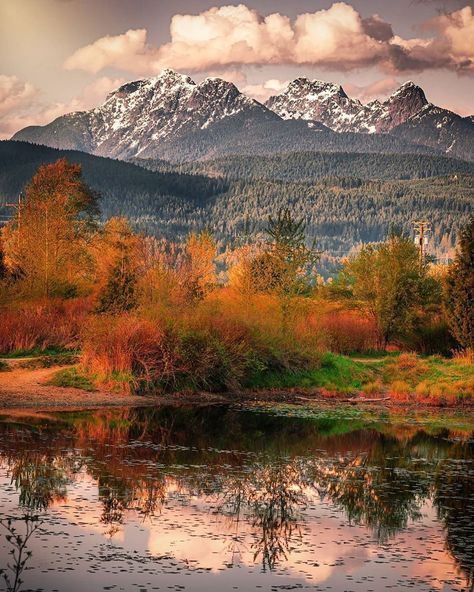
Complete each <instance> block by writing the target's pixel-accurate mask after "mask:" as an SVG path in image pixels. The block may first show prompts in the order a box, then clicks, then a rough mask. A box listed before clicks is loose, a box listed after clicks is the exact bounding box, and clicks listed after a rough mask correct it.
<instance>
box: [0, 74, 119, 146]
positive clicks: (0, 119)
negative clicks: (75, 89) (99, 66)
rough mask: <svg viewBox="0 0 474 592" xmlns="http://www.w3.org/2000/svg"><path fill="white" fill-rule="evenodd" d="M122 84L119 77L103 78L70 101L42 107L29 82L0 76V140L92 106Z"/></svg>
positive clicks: (37, 93) (39, 93)
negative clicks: (26, 128) (30, 126)
mask: <svg viewBox="0 0 474 592" xmlns="http://www.w3.org/2000/svg"><path fill="white" fill-rule="evenodd" d="M124 82H125V80H124V79H123V78H115V79H113V78H108V77H106V76H103V77H101V78H98V79H96V80H94V81H93V82H91V83H90V84H88V85H87V86H85V87H84V88H83V89H82V91H81V93H80V94H79V95H78V96H77V97H74V98H73V99H71V100H70V101H66V102H53V103H50V104H46V103H45V102H44V101H42V99H41V92H40V91H39V89H37V88H35V87H34V86H33V85H32V84H30V83H29V82H23V81H21V80H19V79H18V78H17V77H16V76H5V75H0V139H3V140H4V139H7V138H10V137H11V136H12V134H14V133H15V132H16V131H18V130H19V129H22V128H24V127H27V126H29V125H44V124H46V123H49V122H51V121H53V120H54V119H56V118H57V117H60V116H61V115H64V114H65V113H71V112H73V111H84V110H85V109H90V108H91V107H95V106H96V105H97V104H98V103H100V102H102V101H103V100H104V99H105V97H106V96H107V94H108V93H109V92H111V91H112V90H114V89H116V88H117V87H118V86H120V85H121V84H123V83H124Z"/></svg>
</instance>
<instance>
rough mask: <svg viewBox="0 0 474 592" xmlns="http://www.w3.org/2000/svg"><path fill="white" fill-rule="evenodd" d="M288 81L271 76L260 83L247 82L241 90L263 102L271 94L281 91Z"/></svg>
mask: <svg viewBox="0 0 474 592" xmlns="http://www.w3.org/2000/svg"><path fill="white" fill-rule="evenodd" d="M290 82H291V81H290V80H277V79H275V78H273V79H271V80H266V81H265V82H263V83H262V84H247V85H246V86H244V87H242V89H241V90H242V92H243V93H245V94H246V95H248V96H249V97H252V98H253V99H256V100H257V101H260V102H261V103H264V102H265V101H266V100H267V99H269V98H270V97H271V96H273V95H277V94H279V93H281V92H283V91H284V90H285V89H286V88H287V86H288V85H289V84H290Z"/></svg>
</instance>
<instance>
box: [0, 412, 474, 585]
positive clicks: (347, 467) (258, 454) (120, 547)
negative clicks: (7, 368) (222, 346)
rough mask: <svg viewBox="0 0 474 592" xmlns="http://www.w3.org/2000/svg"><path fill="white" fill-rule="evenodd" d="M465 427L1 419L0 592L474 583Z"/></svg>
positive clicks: (228, 417) (473, 445)
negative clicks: (0, 591)
mask: <svg viewBox="0 0 474 592" xmlns="http://www.w3.org/2000/svg"><path fill="white" fill-rule="evenodd" d="M473 429H474V423H473V422H471V423H470V422H469V420H466V419H465V418H462V417H456V416H449V417H446V418H443V417H440V416H436V415H432V416H424V415H412V416H409V417H400V416H396V415H393V414H388V413H386V414H382V415H380V414H378V415H371V414H368V413H365V412H361V411H358V410H354V409H341V410H338V411H337V412H336V411H328V410H324V409H317V408H316V409H311V410H310V411H307V410H302V408H301V407H292V406H288V405H286V406H264V405H255V406H253V407H247V408H239V407H236V406H230V405H203V406H197V405H195V406H191V405H190V406H167V407H159V408H137V409H131V408H123V409H122V408H121V409H109V410H94V411H81V412H38V413H32V414H25V413H20V412H15V413H13V412H12V413H11V414H7V413H6V412H0V518H1V523H0V569H1V570H3V575H2V576H0V590H2V589H5V590H15V591H18V590H22V591H26V590H35V591H38V590H45V591H48V592H50V591H56V590H57V591H58V592H65V591H67V592H93V591H97V590H112V591H119V590H124V591H137V592H141V591H150V590H165V591H169V590H192V591H203V592H204V591H206V592H212V591H216V592H222V591H227V590H229V591H231V590H243V591H250V590H269V591H275V592H276V591H279V590H324V591H333V592H334V591H360V592H369V591H374V592H380V591H382V590H391V591H393V590H403V591H406V590H415V591H431V590H433V591H435V590H442V591H444V592H447V591H465V590H473V589H474V588H473V576H474V432H473ZM12 552H13V554H11V553H12Z"/></svg>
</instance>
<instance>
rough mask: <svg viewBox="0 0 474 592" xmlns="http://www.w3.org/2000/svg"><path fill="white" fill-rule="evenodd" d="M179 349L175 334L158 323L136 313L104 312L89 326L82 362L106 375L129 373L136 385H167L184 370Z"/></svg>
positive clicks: (94, 318) (98, 372)
mask: <svg viewBox="0 0 474 592" xmlns="http://www.w3.org/2000/svg"><path fill="white" fill-rule="evenodd" d="M175 350H176V347H175V339H174V338H173V336H172V335H171V334H170V333H169V332H167V331H166V330H165V329H164V328H163V327H162V326H160V325H159V324H158V323H156V322H152V321H149V320H146V319H142V318H139V317H137V316H136V315H133V314H123V315H121V316H117V317H115V316H108V315H107V316H106V315H103V316H96V317H92V318H91V319H90V321H89V323H88V324H87V326H86V329H85V331H84V343H83V355H82V362H83V364H84V366H85V367H86V368H87V369H88V370H89V371H91V372H93V373H95V374H98V375H100V376H102V377H103V378H109V377H110V376H112V375H114V374H122V375H127V376H128V378H129V379H130V381H131V382H133V383H134V386H135V387H138V386H139V383H140V382H141V381H146V382H149V383H156V382H158V380H159V381H160V382H161V383H163V384H166V383H168V382H171V383H172V382H174V379H175V376H176V373H177V372H178V371H179V370H180V368H179V361H178V355H177V353H176V351H175ZM150 386H151V384H150Z"/></svg>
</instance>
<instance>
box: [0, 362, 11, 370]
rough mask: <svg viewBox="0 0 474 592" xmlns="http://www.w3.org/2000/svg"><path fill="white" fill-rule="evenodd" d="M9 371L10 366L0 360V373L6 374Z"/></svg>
mask: <svg viewBox="0 0 474 592" xmlns="http://www.w3.org/2000/svg"><path fill="white" fill-rule="evenodd" d="M9 370H10V366H9V365H8V364H6V363H5V362H2V361H1V360H0V372H8V371H9Z"/></svg>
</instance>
